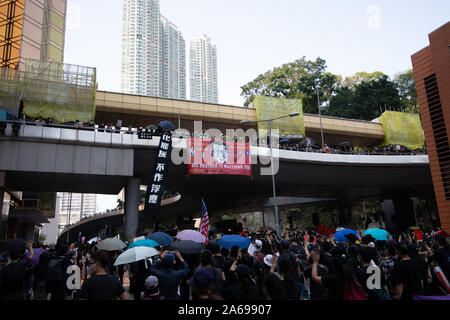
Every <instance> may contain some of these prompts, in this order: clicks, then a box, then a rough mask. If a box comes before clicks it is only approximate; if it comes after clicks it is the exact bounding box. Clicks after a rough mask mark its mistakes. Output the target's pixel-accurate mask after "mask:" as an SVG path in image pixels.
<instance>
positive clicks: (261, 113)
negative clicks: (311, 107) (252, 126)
mask: <svg viewBox="0 0 450 320" xmlns="http://www.w3.org/2000/svg"><path fill="white" fill-rule="evenodd" d="M253 106H254V108H255V110H256V118H257V119H258V120H266V119H272V118H276V117H282V116H286V115H288V114H290V113H294V112H298V113H299V115H298V116H296V117H292V118H289V117H288V118H284V119H279V120H275V121H272V129H278V130H279V134H280V135H281V134H284V135H288V134H289V135H304V134H305V123H304V119H303V105H302V100H297V99H281V98H272V97H264V96H257V97H255V99H254V100H253ZM267 130H268V128H267V122H258V133H259V134H260V136H261V135H265V134H267Z"/></svg>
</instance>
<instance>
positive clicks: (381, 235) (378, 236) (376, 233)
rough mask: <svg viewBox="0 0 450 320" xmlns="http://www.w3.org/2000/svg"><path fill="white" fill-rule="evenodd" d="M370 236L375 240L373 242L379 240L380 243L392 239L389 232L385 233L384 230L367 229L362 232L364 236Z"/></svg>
mask: <svg viewBox="0 0 450 320" xmlns="http://www.w3.org/2000/svg"><path fill="white" fill-rule="evenodd" d="M368 234H370V235H371V236H372V237H374V238H375V240H380V241H388V240H390V239H392V236H391V235H390V234H389V232H387V231H386V230H383V229H377V228H375V229H367V230H366V231H364V235H368Z"/></svg>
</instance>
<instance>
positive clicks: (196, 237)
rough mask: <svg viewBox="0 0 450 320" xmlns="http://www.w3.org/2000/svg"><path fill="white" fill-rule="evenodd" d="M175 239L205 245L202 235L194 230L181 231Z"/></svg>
mask: <svg viewBox="0 0 450 320" xmlns="http://www.w3.org/2000/svg"><path fill="white" fill-rule="evenodd" d="M176 238H177V239H179V240H191V241H194V242H198V243H205V242H206V238H205V236H204V235H202V234H201V233H200V232H198V231H195V230H183V231H180V232H179V233H178V234H177V236H176Z"/></svg>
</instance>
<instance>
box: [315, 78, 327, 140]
mask: <svg viewBox="0 0 450 320" xmlns="http://www.w3.org/2000/svg"><path fill="white" fill-rule="evenodd" d="M316 91H317V107H318V108H319V118H320V135H321V136H322V148H323V146H324V145H325V141H324V139H323V128H322V110H321V108H320V98H319V86H316Z"/></svg>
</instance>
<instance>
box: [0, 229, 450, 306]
mask: <svg viewBox="0 0 450 320" xmlns="http://www.w3.org/2000/svg"><path fill="white" fill-rule="evenodd" d="M346 239H347V241H346V242H341V243H337V242H335V239H334V237H333V236H322V235H320V234H317V233H314V232H288V233H284V234H282V236H281V237H278V236H277V235H276V234H275V233H273V232H267V233H263V234H257V235H252V237H251V245H250V246H249V248H247V249H242V248H240V247H238V246H232V247H231V248H230V249H226V248H223V247H220V246H219V245H218V244H217V243H216V240H215V239H212V238H210V239H209V243H208V244H206V245H204V246H203V249H202V250H201V251H199V252H196V253H189V254H186V253H183V252H182V253H180V252H179V251H176V250H175V251H173V250H170V248H168V247H156V249H157V250H158V255H155V256H153V257H152V258H148V259H144V260H139V261H136V262H132V263H128V264H124V265H114V262H115V261H116V259H117V257H118V255H119V254H120V253H121V252H118V251H102V250H98V249H97V248H96V246H95V243H93V244H81V245H80V244H72V245H71V246H70V247H69V246H63V245H57V246H56V247H55V248H45V247H44V248H43V247H42V246H39V245H34V248H33V245H32V244H31V243H27V244H26V247H25V248H24V249H23V250H9V251H8V252H3V253H2V258H1V259H2V260H1V261H0V268H1V269H0V300H117V299H122V300H127V299H133V300H194V301H195V300H244V301H250V300H413V299H415V297H420V296H447V295H448V294H449V293H450V292H448V283H447V285H446V284H445V279H450V264H449V256H450V247H449V244H448V241H447V238H445V237H444V236H442V235H435V236H431V235H427V234H426V235H425V236H424V237H423V240H420V241H418V240H416V239H415V236H414V234H413V233H403V234H401V235H399V236H397V237H394V238H393V239H391V240H389V241H377V240H375V239H374V238H373V237H372V236H370V235H362V234H361V235H359V236H356V235H355V234H348V235H346ZM37 254H39V257H38V259H36V255H37ZM71 266H78V267H79V270H81V276H80V279H81V281H80V282H81V285H80V287H79V288H76V287H75V288H70V287H69V286H68V285H67V283H68V282H70V281H68V280H70V279H69V277H70V276H71V273H70V272H67V269H68V268H69V267H71ZM126 278H127V279H128V281H129V285H128V288H127V285H124V280H125V279H126ZM442 279H444V280H442ZM126 288H127V289H126ZM415 300H416V299H415Z"/></svg>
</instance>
